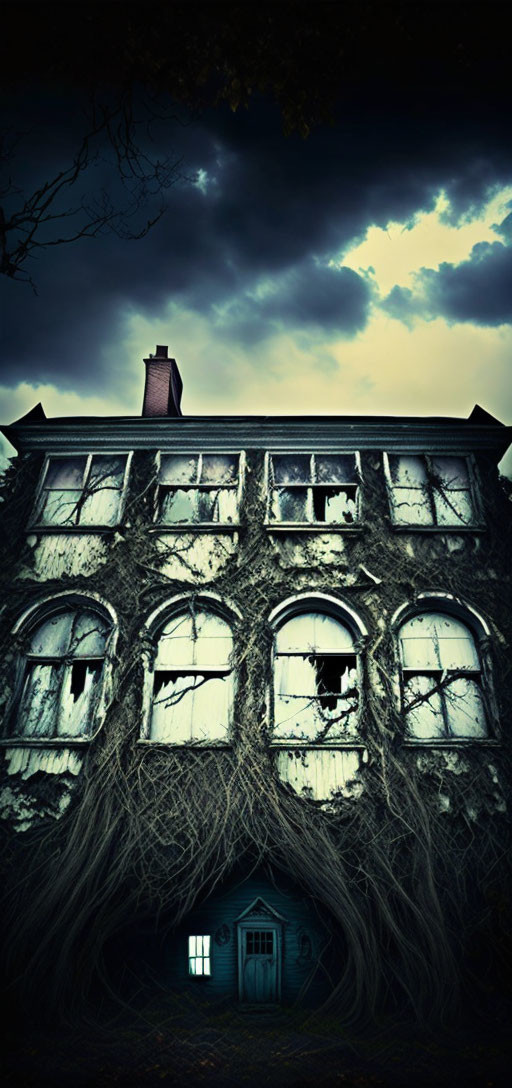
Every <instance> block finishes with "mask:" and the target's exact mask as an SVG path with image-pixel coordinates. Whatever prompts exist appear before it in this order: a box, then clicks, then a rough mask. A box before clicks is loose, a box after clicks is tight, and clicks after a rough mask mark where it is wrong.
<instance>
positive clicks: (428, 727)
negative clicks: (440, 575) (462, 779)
mask: <svg viewBox="0 0 512 1088" xmlns="http://www.w3.org/2000/svg"><path fill="white" fill-rule="evenodd" d="M400 655H401V661H402V699H403V709H404V712H405V716H406V723H407V732H408V735H409V736H410V737H411V738H413V739H415V740H447V739H449V738H452V739H477V738H482V737H486V736H487V724H486V717H485V711H484V704H483V698H482V679H481V669H480V661H479V657H478V652H477V649H476V646H475V641H474V638H473V635H472V633H471V631H470V630H469V628H468V627H466V625H465V624H464V623H462V622H461V621H460V620H456V619H454V617H453V616H449V615H446V614H444V613H441V612H424V613H421V614H419V615H416V616H413V618H412V619H410V620H409V621H408V622H407V623H404V624H403V626H402V627H401V629H400Z"/></svg>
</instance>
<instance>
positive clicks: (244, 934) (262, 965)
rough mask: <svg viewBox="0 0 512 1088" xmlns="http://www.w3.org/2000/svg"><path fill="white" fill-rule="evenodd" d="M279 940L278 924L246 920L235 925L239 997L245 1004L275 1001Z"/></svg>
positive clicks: (277, 993)
mask: <svg viewBox="0 0 512 1088" xmlns="http://www.w3.org/2000/svg"><path fill="white" fill-rule="evenodd" d="M280 951H281V941H280V932H279V926H278V925H277V924H272V923H270V922H267V923H265V922H263V923H261V922H260V921H259V919H258V921H256V920H255V921H254V924H253V925H251V924H250V922H249V921H248V922H247V923H246V924H244V925H241V926H240V927H239V934H238V960H239V967H238V969H239V976H240V1000H241V1001H242V1002H243V1003H244V1004H247V1005H276V1004H277V1003H278V1001H279V981H280V963H279V956H280Z"/></svg>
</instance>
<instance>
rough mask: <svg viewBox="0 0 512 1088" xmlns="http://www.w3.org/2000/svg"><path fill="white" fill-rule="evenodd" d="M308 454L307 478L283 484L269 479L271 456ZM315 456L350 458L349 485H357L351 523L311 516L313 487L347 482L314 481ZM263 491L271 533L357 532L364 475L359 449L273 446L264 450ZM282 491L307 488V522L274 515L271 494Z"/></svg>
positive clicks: (303, 455)
mask: <svg viewBox="0 0 512 1088" xmlns="http://www.w3.org/2000/svg"><path fill="white" fill-rule="evenodd" d="M281 456H284V457H309V459H310V466H309V468H310V476H309V481H308V482H305V483H301V482H298V483H286V484H274V483H273V480H272V459H273V458H274V457H281ZM316 457H353V458H354V467H355V479H354V480H353V481H351V482H350V486H355V487H356V494H355V501H356V516H355V519H354V521H353V522H339V521H317V520H316V519H315V518H314V499H313V492H314V490H315V489H316V490H328V489H329V488H330V489H335V490H336V488H337V487H339V489H340V490H341V489H342V488H343V487H346V486H349V485H348V484H339V485H336V483H331V484H329V483H327V482H318V481H317V480H316V461H315V458H316ZM264 471H265V491H266V494H267V512H266V520H265V526H266V528H267V529H268V530H271V531H272V532H293V531H294V530H295V531H297V530H299V531H300V532H312V533H314V532H322V533H350V532H358V531H359V530H360V528H361V505H362V501H361V491H362V484H363V476H362V471H361V456H360V453H359V451H358V450H346V449H344V450H340V449H333V448H329V449H328V450H320V449H315V450H298V449H274V450H267V451H266V453H265V470H264ZM281 490H302V491H307V493H308V494H307V500H306V501H307V512H308V515H309V518H308V520H306V521H280V520H279V519H278V518H276V517H274V516H273V513H272V505H273V502H272V500H273V495H274V492H275V491H281Z"/></svg>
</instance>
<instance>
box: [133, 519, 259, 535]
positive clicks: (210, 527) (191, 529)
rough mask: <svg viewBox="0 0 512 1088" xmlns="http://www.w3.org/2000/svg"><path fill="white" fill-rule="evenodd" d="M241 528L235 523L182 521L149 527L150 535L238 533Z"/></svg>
mask: <svg viewBox="0 0 512 1088" xmlns="http://www.w3.org/2000/svg"><path fill="white" fill-rule="evenodd" d="M240 528H241V526H240V525H239V524H238V523H235V522H221V521H219V522H215V521H183V522H180V524H179V525H178V524H176V525H174V524H173V525H166V524H164V523H162V524H161V523H159V524H158V525H150V526H149V532H150V533H239V532H240Z"/></svg>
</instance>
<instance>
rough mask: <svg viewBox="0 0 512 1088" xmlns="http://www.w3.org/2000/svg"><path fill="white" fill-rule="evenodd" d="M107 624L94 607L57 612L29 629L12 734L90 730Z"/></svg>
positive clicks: (38, 735) (39, 735)
mask: <svg viewBox="0 0 512 1088" xmlns="http://www.w3.org/2000/svg"><path fill="white" fill-rule="evenodd" d="M106 637H107V625H106V623H105V621H104V620H103V619H102V618H101V616H99V615H98V614H97V613H96V612H92V611H86V610H81V611H76V612H75V611H68V612H59V613H57V614H54V615H53V616H50V618H49V619H47V620H44V621H43V622H42V623H40V624H39V626H38V627H37V628H36V629H35V631H34V632H33V634H32V637H31V639H30V642H29V646H28V651H27V653H26V655H25V661H24V667H23V675H22V678H21V691H20V697H19V701H18V705H17V712H16V720H15V723H14V729H13V732H14V735H15V736H19V737H23V738H28V737H33V738H53V739H57V738H62V739H65V738H66V737H80V736H86V735H87V734H88V733H90V730H91V724H92V721H93V717H94V713H95V711H96V708H97V706H98V700H99V693H100V688H101V684H100V681H101V675H102V668H103V660H104V655H105V643H106Z"/></svg>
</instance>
